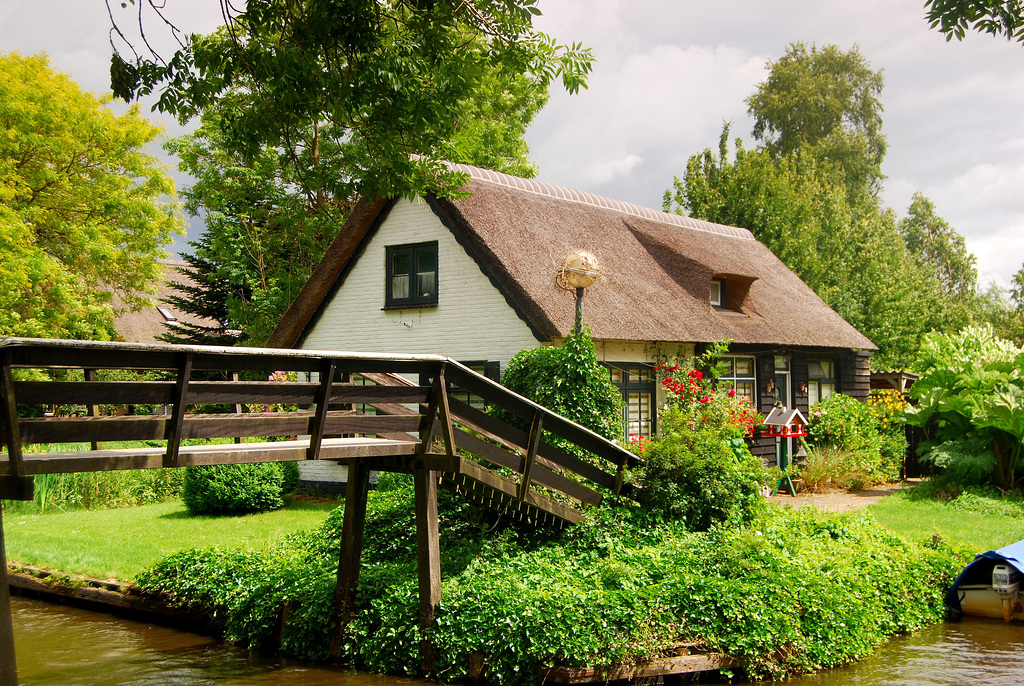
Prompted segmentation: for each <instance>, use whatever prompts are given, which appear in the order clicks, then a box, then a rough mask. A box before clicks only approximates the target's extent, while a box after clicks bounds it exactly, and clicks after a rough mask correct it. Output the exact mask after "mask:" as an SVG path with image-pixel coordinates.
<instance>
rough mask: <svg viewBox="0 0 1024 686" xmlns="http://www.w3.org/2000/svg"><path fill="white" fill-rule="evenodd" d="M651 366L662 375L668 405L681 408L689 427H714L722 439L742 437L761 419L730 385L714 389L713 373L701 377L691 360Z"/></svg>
mask: <svg viewBox="0 0 1024 686" xmlns="http://www.w3.org/2000/svg"><path fill="white" fill-rule="evenodd" d="M655 369H656V370H657V371H658V372H659V373H660V375H661V377H662V378H661V385H662V386H664V387H665V391H666V392H667V395H668V403H669V406H673V407H677V408H678V409H679V410H680V411H681V417H682V418H683V419H684V421H685V422H686V423H687V425H688V428H690V429H715V430H717V431H719V432H721V434H722V435H723V437H725V438H743V437H745V436H749V435H750V434H752V433H753V431H754V429H755V428H756V427H757V426H759V425H760V424H761V423H762V422H763V421H764V417H762V416H761V414H760V413H759V412H758V411H757V410H756V409H754V406H753V405H751V403H750V401H749V400H748V399H747V398H744V397H742V396H737V395H736V390H735V389H733V388H729V389H719V388H716V386H717V380H716V379H715V378H714V375H709V378H707V379H705V375H704V372H702V371H701V370H700V369H695V368H694V367H693V362H692V361H689V363H688V364H687V363H686V362H683V363H680V362H676V363H675V364H668V363H664V364H660V365H658V366H657V367H655Z"/></svg>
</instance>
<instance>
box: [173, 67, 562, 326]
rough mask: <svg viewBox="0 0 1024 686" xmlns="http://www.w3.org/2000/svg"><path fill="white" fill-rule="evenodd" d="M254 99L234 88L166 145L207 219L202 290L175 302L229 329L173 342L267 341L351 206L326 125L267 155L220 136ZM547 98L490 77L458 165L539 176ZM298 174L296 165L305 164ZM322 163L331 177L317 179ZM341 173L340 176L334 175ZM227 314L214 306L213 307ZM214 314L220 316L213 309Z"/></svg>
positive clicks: (521, 80)
mask: <svg viewBox="0 0 1024 686" xmlns="http://www.w3.org/2000/svg"><path fill="white" fill-rule="evenodd" d="M252 100H253V96H252V92H251V91H250V90H248V89H236V90H235V91H233V92H232V93H230V94H227V95H226V96H225V97H224V98H222V99H221V101H220V102H219V103H218V104H216V105H214V106H211V107H210V108H208V109H207V111H206V112H205V113H204V114H203V116H202V119H201V125H200V127H199V128H198V129H197V130H196V131H195V132H194V133H192V134H189V135H186V136H183V137H181V138H178V139H176V140H174V141H171V142H170V143H169V144H168V148H169V149H170V150H171V151H172V152H174V153H175V154H176V155H177V156H178V158H179V160H180V166H181V169H182V170H183V171H186V172H188V173H189V174H190V175H191V176H192V177H193V178H195V179H196V181H195V183H194V184H193V185H192V186H191V187H189V188H187V189H185V190H184V191H183V195H184V197H185V199H186V208H187V209H188V211H190V212H191V213H193V214H197V215H200V214H201V215H202V216H203V217H204V218H205V220H206V231H205V233H204V234H203V236H202V237H201V238H200V239H199V240H198V241H197V242H194V243H192V246H193V249H194V251H195V259H190V260H189V262H190V268H189V269H188V273H189V275H190V276H191V277H192V280H193V281H194V282H196V283H197V284H199V285H200V288H190V287H181V288H179V290H180V291H182V292H181V293H180V295H178V296H176V297H175V298H174V304H175V305H177V306H178V307H180V308H182V309H183V310H184V311H186V312H191V313H193V314H197V315H201V316H205V317H211V316H213V318H215V319H216V320H217V321H220V322H222V323H224V325H225V329H224V330H223V331H220V330H219V331H211V330H207V328H206V327H202V328H199V329H194V330H191V329H190V330H183V329H181V328H177V329H174V330H171V331H169V332H168V334H167V335H166V336H165V337H164V338H165V340H169V341H177V342H191V343H212V342H216V343H226V342H229V340H231V336H230V335H225V333H224V331H227V330H237V331H240V332H241V333H242V335H243V337H244V338H245V339H247V340H249V341H252V342H255V343H262V342H264V341H265V340H266V339H267V338H268V337H269V335H270V334H271V333H272V332H273V329H274V327H275V326H276V324H277V322H278V321H279V319H280V317H281V315H282V314H283V313H284V311H285V309H287V307H288V305H289V304H290V303H291V301H292V300H293V299H294V297H295V296H296V295H297V294H298V291H299V290H300V289H301V288H302V286H303V284H304V283H305V282H306V280H307V279H308V277H309V275H310V273H311V271H312V269H313V267H315V266H316V264H317V262H319V261H320V259H321V258H322V257H323V254H324V251H325V250H326V248H327V246H328V244H329V243H330V241H331V240H332V239H333V238H334V235H335V232H336V231H337V230H338V228H339V227H340V226H341V225H342V224H343V223H344V220H345V216H346V214H347V212H348V209H349V207H350V205H351V202H352V201H353V200H354V199H355V198H354V197H353V196H346V195H340V196H339V195H338V193H343V192H346V191H347V190H350V189H351V188H352V187H354V186H355V185H357V184H358V182H357V181H355V180H351V182H350V183H339V180H343V179H341V175H342V174H344V173H346V172H349V173H351V172H352V170H347V169H346V167H345V159H344V158H345V155H346V154H347V151H348V149H349V148H350V147H351V144H349V143H344V142H342V143H340V144H339V143H338V142H337V141H335V140H333V139H332V138H331V137H330V136H327V135H325V134H324V131H325V127H326V128H329V127H327V126H326V125H324V126H321V125H309V126H306V127H304V128H296V129H294V130H291V131H289V132H288V138H287V141H286V142H284V141H283V142H281V143H279V144H278V145H274V146H271V145H264V146H263V147H262V148H261V149H260V150H258V151H256V152H255V153H253V152H248V153H247V152H243V151H240V150H238V149H237V148H236V147H235V146H234V145H233V144H232V143H231V141H230V140H229V139H228V136H226V134H225V133H224V126H223V120H224V118H225V117H231V116H234V113H235V112H237V111H238V110H244V109H247V108H248V107H250V106H251V105H252ZM546 100H547V91H546V89H545V88H544V86H543V84H542V82H541V81H540V80H538V79H536V78H533V77H529V76H527V75H522V74H520V75H504V74H500V73H498V72H495V71H493V70H492V71H490V72H489V73H488V74H487V75H486V78H484V79H482V80H481V82H480V88H479V89H478V90H477V91H475V92H474V93H472V94H471V95H470V97H468V98H467V99H466V100H465V101H464V102H462V103H459V104H458V107H456V108H455V111H456V112H458V118H459V126H458V128H457V130H456V131H455V133H454V134H453V140H452V144H451V146H450V149H451V153H452V158H451V160H452V161H454V162H465V163H470V164H475V165H478V166H484V167H489V168H491V169H495V170H497V171H502V172H506V173H511V174H517V175H521V176H533V175H534V174H535V173H536V168H535V167H534V166H533V164H532V163H531V162H530V161H529V160H528V159H527V156H526V154H527V152H528V149H527V146H526V143H525V141H524V140H523V136H524V134H525V131H526V126H527V125H528V124H529V122H530V121H531V120H532V119H533V117H534V115H535V114H536V113H537V112H538V111H539V110H540V108H541V107H542V106H543V104H544V103H545V102H546ZM310 150H313V151H315V159H312V160H310V164H309V165H304V166H300V167H296V166H294V165H292V164H290V160H291V159H293V158H299V159H303V158H306V157H308V156H309V155H308V153H309V151H310ZM316 166H319V168H320V169H322V170H323V171H324V173H322V174H320V173H316V171H315V167H316ZM329 169H335V170H337V171H335V172H334V173H333V174H328V173H327V170H329ZM218 300H219V302H220V304H219V305H217V306H216V307H214V304H215V303H216V302H218ZM214 310H216V312H215V311H214Z"/></svg>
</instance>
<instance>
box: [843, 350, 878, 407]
mask: <svg viewBox="0 0 1024 686" xmlns="http://www.w3.org/2000/svg"><path fill="white" fill-rule="evenodd" d="M838 382H839V392H840V393H843V394H845V395H849V396H852V397H854V398H856V399H857V400H860V401H861V402H867V400H868V393H869V392H870V391H871V353H870V352H867V351H861V350H855V351H851V352H849V353H846V354H845V355H843V356H842V357H840V358H839V379H838Z"/></svg>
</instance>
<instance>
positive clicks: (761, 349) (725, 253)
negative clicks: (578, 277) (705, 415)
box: [270, 165, 875, 432]
mask: <svg viewBox="0 0 1024 686" xmlns="http://www.w3.org/2000/svg"><path fill="white" fill-rule="evenodd" d="M457 168H458V169H460V170H462V171H465V172H467V173H468V174H469V176H470V181H469V183H468V185H467V187H466V190H468V191H469V192H470V193H471V195H470V196H469V197H468V198H467V199H465V200H459V201H450V200H444V199H437V198H426V199H424V200H422V201H419V202H410V201H408V200H403V199H387V200H385V199H377V200H374V201H363V202H361V203H359V204H358V205H357V206H356V208H355V209H354V211H353V212H352V214H351V216H350V217H349V220H348V221H347V222H346V224H345V226H344V227H343V228H342V229H341V231H340V232H339V234H338V237H337V239H336V240H335V241H334V244H333V245H332V246H331V248H330V249H329V250H328V253H327V255H326V256H325V258H324V260H323V261H322V262H321V264H320V265H319V266H318V267H317V268H316V270H315V271H314V273H313V275H312V277H311V278H310V280H309V282H308V283H307V284H306V286H305V288H304V289H303V290H302V292H301V293H300V294H299V296H298V298H297V299H296V301H295V303H294V304H293V305H292V307H291V308H290V309H289V311H288V312H287V313H286V314H285V316H284V318H283V319H282V321H281V323H280V325H279V326H278V328H277V331H276V332H275V333H274V335H273V337H272V339H271V341H270V344H271V345H275V346H281V347H291V346H298V347H303V348H336V349H338V348H341V349H348V350H358V349H375V350H389V351H396V352H397V351H402V352H437V353H443V354H446V355H448V356H450V357H454V358H456V359H460V360H466V361H467V362H474V363H477V364H479V365H481V366H483V365H484V364H486V365H488V369H489V370H491V371H494V370H495V368H497V370H498V371H500V370H501V367H502V366H503V365H504V364H505V363H506V362H507V361H508V359H509V358H510V357H511V355H512V354H514V353H515V352H517V351H518V350H520V349H522V348H525V347H535V346H537V345H547V344H557V343H558V341H559V340H560V339H561V338H563V337H564V336H565V335H567V334H568V333H569V332H570V331H571V330H572V328H573V324H574V314H575V310H574V302H573V298H572V296H571V295H569V294H567V293H565V292H564V291H561V290H559V289H558V288H557V287H556V286H555V283H554V276H555V272H556V270H557V266H558V264H559V263H560V261H561V260H562V258H563V257H564V256H565V255H566V254H567V253H568V252H569V251H570V250H573V249H577V248H582V249H585V250H587V251H589V252H591V253H593V254H594V255H596V256H597V258H598V259H599V260H600V262H601V265H602V267H603V271H604V278H603V279H602V281H601V282H600V283H599V285H598V286H596V287H593V288H591V289H588V291H587V294H586V298H585V303H586V306H585V319H586V323H587V324H588V325H589V326H590V328H591V330H592V331H593V336H594V339H595V342H596V343H597V347H598V354H599V355H600V356H602V358H603V359H604V360H605V361H606V362H607V363H608V364H609V366H610V367H612V368H613V370H618V371H621V372H622V375H621V378H622V379H623V382H622V383H623V388H624V394H626V395H627V399H628V400H630V402H631V404H635V403H632V401H633V400H635V399H636V398H634V397H632V396H637V395H638V393H644V394H647V393H649V396H648V397H647V401H649V402H647V404H646V405H645V404H644V402H643V399H640V400H638V403H640V404H636V407H635V408H632V409H635V410H636V417H633V416H631V417H630V421H632V422H633V428H636V429H637V430H638V432H646V431H648V430H650V429H652V428H653V426H654V420H655V418H654V414H655V408H656V406H657V404H658V403H657V402H656V393H657V388H656V387H655V384H654V381H653V377H652V375H651V374H650V366H651V363H652V362H654V361H655V359H656V358H657V357H658V356H659V355H663V354H671V353H675V352H676V351H677V350H679V349H680V348H682V349H683V350H692V349H693V348H694V346H700V345H702V344H707V343H711V342H715V341H719V340H722V339H725V338H728V339H731V340H732V341H733V345H732V348H731V350H733V351H735V352H736V357H737V360H736V361H735V362H736V363H737V366H734V379H733V380H734V382H735V383H737V384H738V386H737V388H738V390H739V391H740V392H743V393H744V394H746V395H748V396H749V397H751V399H752V400H754V401H755V402H758V403H759V404H762V405H763V404H764V403H770V401H771V399H772V398H773V396H774V394H775V392H774V390H773V392H771V393H770V392H768V391H767V390H766V388H767V382H768V380H769V379H772V380H773V384H772V387H773V389H774V388H778V387H779V386H780V385H784V386H787V388H786V389H785V390H786V392H787V393H789V395H788V396H787V397H786V398H785V400H786V402H787V403H788V404H791V405H792V406H801V405H803V406H804V408H805V409H806V404H807V400H808V397H809V396H810V397H811V398H812V399H813V398H814V397H815V395H821V394H827V393H828V392H831V391H833V390H837V389H841V390H843V391H844V392H850V393H851V394H854V395H861V394H866V392H867V387H868V376H867V374H868V365H867V363H868V359H869V357H870V351H872V350H874V349H875V346H874V345H873V344H872V343H871V341H869V340H868V339H867V338H866V337H864V336H863V335H862V334H861V333H859V332H858V331H857V330H856V329H854V328H853V327H852V326H850V324H848V323H847V322H846V321H845V320H843V318H842V317H840V316H839V315H838V314H836V313H835V312H834V311H833V310H832V309H831V308H829V307H828V306H827V305H826V304H825V303H824V302H823V301H822V300H821V299H820V298H819V297H818V296H817V295H816V294H815V293H814V292H813V291H812V290H811V289H810V288H809V287H808V286H807V285H806V284H804V283H803V281H801V280H800V279H799V278H798V277H797V276H796V275H795V274H794V273H793V272H792V271H790V270H789V269H788V268H787V267H786V266H785V265H784V264H783V263H782V262H781V261H780V260H779V259H778V258H777V257H775V255H774V254H772V252H771V251H770V250H768V248H766V247H765V246H764V245H763V244H761V243H759V242H758V241H757V240H755V239H754V237H753V236H752V235H751V233H750V232H749V231H747V230H745V229H740V228H736V227H731V226H723V225H720V224H713V223H710V222H705V221H700V220H696V219H691V218H688V217H683V216H679V215H674V214H666V213H662V212H657V211H654V210H650V209H647V208H643V207H638V206H636V205H632V204H629V203H623V202H618V201H615V200H611V199H608V198H602V197H599V196H595V195H591V194H589V193H582V192H579V191H574V190H570V189H566V188H561V187H558V186H553V185H550V184H546V183H540V182H537V181H533V180H528V179H520V178H516V177H512V176H507V175H504V174H498V173H495V172H491V171H487V170H483V169H477V168H475V167H469V166H465V165H459V166H458V167H457ZM809 361H810V364H809ZM645 370H646V371H645ZM633 372H639V373H637V374H634V373H633ZM748 372H749V373H748ZM812 374H816V375H817V376H815V377H814V378H816V379H826V380H827V381H826V382H825V385H824V386H822V385H821V382H820V381H819V382H818V383H817V384H816V386H815V389H814V390H809V381H810V378H811V376H809V375H812ZM613 378H615V374H614V372H613ZM629 378H634V379H644V381H643V383H641V382H640V381H636V383H635V384H632V385H633V386H634V387H635V388H629V389H627V388H626V387H627V386H630V384H629V383H628V379H629ZM645 384H646V385H649V387H650V390H649V391H647V390H643V391H638V392H633V391H634V390H636V389H639V388H641V386H643V387H644V388H646V387H647V386H645ZM630 394H632V395H630ZM641 405H643V406H641ZM634 420H635V421H634Z"/></svg>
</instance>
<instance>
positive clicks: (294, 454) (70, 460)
mask: <svg viewBox="0 0 1024 686" xmlns="http://www.w3.org/2000/svg"><path fill="white" fill-rule="evenodd" d="M308 448H309V441H308V439H299V440H295V441H276V442H263V443H224V444H219V445H190V446H185V445H183V446H181V448H180V452H179V453H178V465H179V466H181V467H186V466H190V465H210V464H240V463H243V462H294V461H303V460H305V459H306V450H307V449H308ZM164 451H165V448H164V447H162V446H156V447H146V448H122V449H108V450H87V451H81V452H66V453H26V454H25V459H24V461H23V462H22V465H23V467H24V470H25V474H63V473H68V472H104V471H113V470H118V469H155V468H158V467H163V455H164ZM418 451H419V441H415V440H410V441H409V442H408V443H406V442H403V441H392V440H385V439H381V438H325V439H324V440H323V443H322V444H321V446H320V459H321V460H337V461H344V460H355V459H362V458H372V457H377V456H389V455H415V454H416V453H417V452H418ZM9 473H10V463H9V462H8V461H7V460H6V459H3V460H0V474H9Z"/></svg>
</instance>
